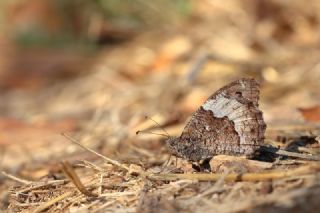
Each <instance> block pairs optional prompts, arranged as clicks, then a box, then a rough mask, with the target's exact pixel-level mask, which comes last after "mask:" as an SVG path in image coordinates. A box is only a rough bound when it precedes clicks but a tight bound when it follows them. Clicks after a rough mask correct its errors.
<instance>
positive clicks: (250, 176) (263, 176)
mask: <svg viewBox="0 0 320 213" xmlns="http://www.w3.org/2000/svg"><path fill="white" fill-rule="evenodd" d="M317 172H320V165H319V164H314V165H308V166H304V167H301V168H297V169H294V170H291V171H284V172H283V171H271V172H263V173H244V174H235V173H233V174H227V175H225V174H208V173H197V174H152V175H149V176H148V177H149V178H150V179H153V180H178V179H190V180H199V181H218V180H219V179H221V178H224V181H270V180H275V179H281V178H288V177H293V176H300V175H306V174H312V173H317Z"/></svg>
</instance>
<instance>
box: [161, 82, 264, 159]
mask: <svg viewBox="0 0 320 213" xmlns="http://www.w3.org/2000/svg"><path fill="white" fill-rule="evenodd" d="M259 87H260V86H259V84H258V83H257V81H256V80H255V79H253V78H241V79H239V80H237V81H234V82H231V83H229V84H227V85H226V86H224V87H222V88H221V89H219V90H218V91H216V92H215V93H214V94H212V95H211V96H210V97H209V98H208V99H207V100H206V102H205V103H204V104H203V105H201V106H200V107H199V109H198V110H197V111H196V112H195V113H194V114H193V115H192V117H191V118H190V120H189V122H188V123H187V125H186V126H185V128H184V130H183V132H182V134H181V136H180V137H170V138H169V139H167V140H166V144H167V147H168V149H169V151H170V152H171V154H173V155H175V156H177V157H182V158H184V159H187V160H190V161H200V160H205V159H210V158H212V157H213V156H215V155H219V154H226V155H243V156H247V157H250V156H253V155H254V153H255V152H256V151H257V149H258V148H259V147H260V146H261V145H262V143H263V140H264V133H265V130H266V124H265V122H264V120H263V115H262V112H261V111H260V109H259V104H258V101H259V93H260V91H259Z"/></svg>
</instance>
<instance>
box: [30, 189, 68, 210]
mask: <svg viewBox="0 0 320 213" xmlns="http://www.w3.org/2000/svg"><path fill="white" fill-rule="evenodd" d="M72 194H73V192H66V193H64V194H62V195H60V196H58V197H56V198H54V199H52V200H50V201H48V202H46V203H45V204H43V205H41V206H39V207H38V208H36V209H35V210H34V211H33V213H38V212H42V211H44V210H45V209H47V208H49V207H50V206H52V205H53V204H55V203H57V202H59V201H61V200H63V199H65V198H67V197H69V196H71V195H72Z"/></svg>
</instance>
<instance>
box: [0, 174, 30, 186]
mask: <svg viewBox="0 0 320 213" xmlns="http://www.w3.org/2000/svg"><path fill="white" fill-rule="evenodd" d="M2 175H3V176H6V177H7V178H10V179H12V180H14V181H17V182H19V183H23V184H25V185H27V184H31V183H33V182H32V181H29V180H24V179H21V178H18V177H15V176H13V175H10V174H8V173H6V172H5V171H2Z"/></svg>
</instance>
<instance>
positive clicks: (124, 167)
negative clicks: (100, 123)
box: [61, 133, 129, 171]
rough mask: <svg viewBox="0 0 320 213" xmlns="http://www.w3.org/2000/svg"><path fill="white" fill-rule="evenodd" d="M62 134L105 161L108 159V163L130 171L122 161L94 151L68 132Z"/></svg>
mask: <svg viewBox="0 0 320 213" xmlns="http://www.w3.org/2000/svg"><path fill="white" fill-rule="evenodd" d="M61 135H62V136H64V137H65V138H67V139H68V140H69V141H71V142H72V143H74V144H77V145H78V146H80V147H81V148H83V149H85V150H87V151H89V152H91V153H93V154H95V155H97V156H99V157H101V158H102V159H104V160H105V161H107V162H108V163H111V164H113V165H115V166H118V167H119V168H121V169H123V170H126V171H129V167H127V166H125V165H122V164H121V163H119V162H118V161H115V160H112V159H110V158H108V157H106V156H104V155H102V154H100V153H98V152H96V151H94V150H93V149H90V148H88V147H85V146H84V145H82V144H81V143H79V142H78V141H76V140H75V139H74V138H72V137H71V136H69V135H68V134H66V133H61Z"/></svg>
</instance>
